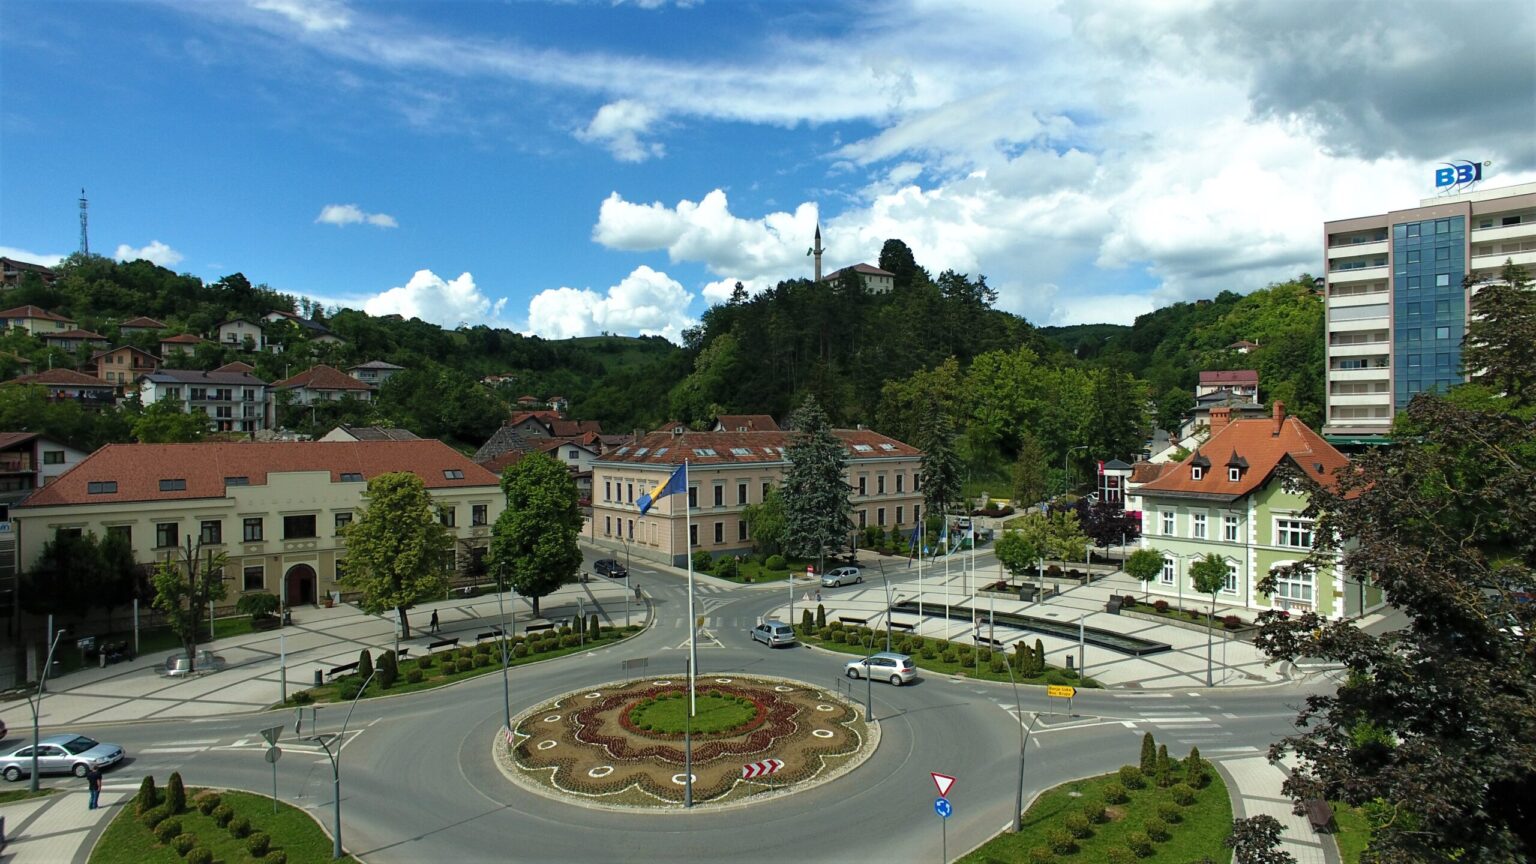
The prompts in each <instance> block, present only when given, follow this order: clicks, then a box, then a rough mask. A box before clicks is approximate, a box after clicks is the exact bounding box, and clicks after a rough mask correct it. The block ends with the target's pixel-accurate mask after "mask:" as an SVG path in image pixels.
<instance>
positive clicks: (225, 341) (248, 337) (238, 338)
mask: <svg viewBox="0 0 1536 864" xmlns="http://www.w3.org/2000/svg"><path fill="white" fill-rule="evenodd" d="M215 329H216V330H217V332H218V340H219V344H220V345H228V346H230V347H232V348H238V349H240V350H241V351H265V350H266V348H267V337H266V334H265V333H263V332H262V329H261V325H260V324H258V323H256V322H255V321H249V320H246V319H245V318H231V319H229V320H228V321H225V322H223V323H221V324H219V326H218V327H217V328H215Z"/></svg>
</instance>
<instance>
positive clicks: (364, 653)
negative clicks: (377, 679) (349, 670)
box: [357, 648, 373, 681]
mask: <svg viewBox="0 0 1536 864" xmlns="http://www.w3.org/2000/svg"><path fill="white" fill-rule="evenodd" d="M372 674H373V652H371V651H369V650H368V649H367V648H364V649H363V650H361V651H359V652H357V679H358V680H359V681H367V680H368V676H369V675H372Z"/></svg>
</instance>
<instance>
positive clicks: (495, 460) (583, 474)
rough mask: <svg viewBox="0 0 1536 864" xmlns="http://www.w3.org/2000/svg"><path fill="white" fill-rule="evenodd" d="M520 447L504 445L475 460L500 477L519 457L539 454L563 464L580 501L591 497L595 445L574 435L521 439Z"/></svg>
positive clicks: (595, 454)
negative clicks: (499, 449)
mask: <svg viewBox="0 0 1536 864" xmlns="http://www.w3.org/2000/svg"><path fill="white" fill-rule="evenodd" d="M524 444H525V446H524V447H522V448H518V447H508V448H507V449H506V450H503V451H502V452H501V453H499V454H497V455H495V456H492V457H491V458H489V459H484V460H478V459H477V460H476V461H477V462H478V463H479V464H480V465H483V466H484V467H485V469H486V470H487V471H490V472H491V473H493V474H495V475H497V476H501V473H502V472H503V471H506V470H507V468H508V467H509V466H512V465H516V464H517V463H518V462H520V461H522V459H523V457H525V456H528V455H531V454H534V453H543V454H546V455H548V456H549V457H550V458H551V459H554V460H555V461H557V462H559V463H560V464H562V465H564V466H565V467H566V469H567V470H569V471H570V472H571V479H573V480H575V481H576V495H577V497H579V498H580V499H581V500H583V501H591V500H592V463H593V462H594V461H596V459H597V458H598V452H597V448H596V447H595V446H593V445H590V444H586V443H583V442H582V441H580V440H579V439H575V438H534V439H532V440H525V441H524Z"/></svg>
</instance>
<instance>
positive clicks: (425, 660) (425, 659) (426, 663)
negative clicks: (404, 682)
mask: <svg viewBox="0 0 1536 864" xmlns="http://www.w3.org/2000/svg"><path fill="white" fill-rule="evenodd" d="M436 662H437V658H436V657H434V656H432V655H431V654H423V655H422V656H421V659H419V660H417V661H416V668H418V669H431V668H432V664H433V663H436Z"/></svg>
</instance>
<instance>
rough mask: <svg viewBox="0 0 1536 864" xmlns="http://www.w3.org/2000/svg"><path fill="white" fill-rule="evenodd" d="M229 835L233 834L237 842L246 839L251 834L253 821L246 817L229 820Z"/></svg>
mask: <svg viewBox="0 0 1536 864" xmlns="http://www.w3.org/2000/svg"><path fill="white" fill-rule="evenodd" d="M229 833H230V834H233V835H234V836H235V839H237V840H243V839H245V838H246V837H248V836H250V833H251V820H249V819H247V818H245V817H244V816H236V817H235V818H233V819H231V820H229Z"/></svg>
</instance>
